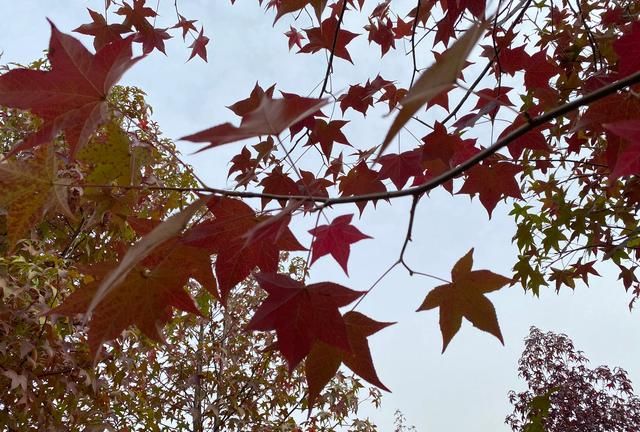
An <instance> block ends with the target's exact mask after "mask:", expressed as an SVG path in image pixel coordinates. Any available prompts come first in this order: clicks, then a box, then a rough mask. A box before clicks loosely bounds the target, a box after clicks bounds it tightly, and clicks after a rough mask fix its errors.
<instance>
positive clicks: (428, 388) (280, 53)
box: [0, 0, 640, 432]
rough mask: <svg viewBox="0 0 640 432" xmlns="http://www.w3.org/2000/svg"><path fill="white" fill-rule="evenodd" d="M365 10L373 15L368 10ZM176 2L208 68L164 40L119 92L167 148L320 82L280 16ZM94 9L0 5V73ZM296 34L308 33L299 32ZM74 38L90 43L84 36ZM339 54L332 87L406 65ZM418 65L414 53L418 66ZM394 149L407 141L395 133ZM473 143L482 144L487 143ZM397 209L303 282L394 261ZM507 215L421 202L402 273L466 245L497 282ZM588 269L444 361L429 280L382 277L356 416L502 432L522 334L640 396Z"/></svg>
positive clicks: (623, 325)
mask: <svg viewBox="0 0 640 432" xmlns="http://www.w3.org/2000/svg"><path fill="white" fill-rule="evenodd" d="M369 1H370V2H371V4H370V7H373V6H374V4H373V0H369ZM160 2H161V8H163V9H161V10H163V11H165V13H164V16H161V17H160V18H159V20H161V21H159V23H162V25H165V26H168V25H172V24H173V23H174V22H175V19H174V15H173V12H172V7H173V0H171V1H168V0H160ZM153 3H154V4H155V2H153ZM181 4H182V5H181V8H182V11H183V15H185V16H186V17H188V18H196V19H199V20H200V23H199V24H203V25H204V27H205V32H206V34H207V35H208V36H209V37H210V38H211V39H212V41H211V43H210V44H209V63H208V64H205V63H204V62H202V61H200V60H199V59H195V60H192V61H191V62H189V63H185V60H186V59H187V58H188V56H189V50H188V49H187V48H186V46H185V44H183V43H182V41H181V40H180V39H179V38H175V39H173V40H171V41H169V42H168V43H167V54H168V56H166V57H165V56H163V55H162V54H160V53H158V52H154V53H153V54H152V55H151V56H149V57H148V58H146V59H144V60H143V61H141V62H140V63H138V64H137V65H136V66H135V67H134V68H133V69H132V70H131V71H130V72H129V73H128V74H127V75H126V76H125V79H124V83H126V84H130V85H135V86H138V87H141V88H142V89H143V90H144V91H145V92H146V93H147V94H148V102H149V103H150V104H151V105H152V106H153V108H154V113H155V115H154V118H155V119H156V120H157V121H158V122H159V124H160V127H161V129H162V130H163V131H164V132H165V134H166V135H167V136H168V137H170V138H174V139H175V138H177V137H180V136H183V135H186V134H189V133H193V132H195V131H198V130H201V129H204V128H206V127H210V126H212V125H215V124H219V123H222V122H224V121H233V122H236V121H237V120H236V118H235V116H234V115H233V113H232V112H231V111H229V110H227V109H226V108H225V106H228V105H230V104H232V103H234V102H236V101H237V100H239V99H242V98H244V97H246V96H247V95H248V94H249V92H250V91H251V89H252V88H253V86H254V84H255V83H256V81H259V82H260V84H261V85H262V86H263V87H266V86H270V85H271V84H273V83H277V84H278V89H281V90H283V91H287V92H297V93H300V94H308V93H309V92H311V91H312V89H313V88H314V87H315V86H316V85H317V84H318V82H320V81H321V79H322V78H323V76H324V70H325V67H326V60H325V57H324V56H323V55H306V54H299V55H295V54H293V53H289V52H288V49H287V43H286V42H287V41H286V37H285V36H284V35H283V33H284V32H285V31H286V30H287V29H288V25H289V23H290V22H291V19H292V18H289V17H284V18H283V19H281V20H280V22H279V23H278V24H277V25H276V26H275V27H272V26H271V23H272V20H273V12H268V13H267V14H266V15H265V13H264V10H263V9H261V8H260V7H259V6H258V3H257V1H255V0H239V1H238V2H237V3H236V5H234V6H231V5H230V4H228V2H227V1H225V0H217V1H211V0H188V1H186V0H185V1H182V2H181ZM412 4H413V1H411V2H407V1H394V5H393V7H394V9H395V10H396V11H399V12H401V13H405V12H407V11H409V10H410V9H411V7H412ZM63 5H64V6H63ZM102 5H103V1H102V0H92V1H82V0H65V1H55V2H54V1H49V0H39V1H36V0H21V1H8V0H4V1H2V2H0V16H2V17H3V18H4V19H3V26H2V30H0V52H3V53H4V54H3V56H2V62H5V63H6V62H20V63H27V62H29V61H31V60H33V59H36V58H39V57H41V56H42V52H43V50H44V49H46V48H47V46H48V40H49V32H50V30H49V26H48V24H47V22H46V20H45V17H49V18H50V19H52V20H53V22H54V23H55V24H56V25H57V26H58V28H59V29H60V30H61V31H63V32H67V33H69V32H71V30H72V29H74V28H76V27H77V26H79V25H80V24H83V23H86V22H88V21H89V17H88V14H87V13H86V9H85V7H87V6H88V7H91V8H93V9H97V10H100V9H101V7H102ZM352 15H353V17H352V16H349V14H347V18H346V22H347V25H352V24H353V23H356V22H358V20H359V18H358V17H356V16H355V15H356V14H352ZM297 27H302V28H304V27H308V21H302V23H301V24H300V25H297ZM350 29H351V28H350ZM351 30H353V29H351ZM360 32H361V33H362V32H363V31H362V30H360ZM76 36H77V37H79V36H80V35H76ZM84 40H85V42H87V45H90V40H89V39H84ZM349 47H350V52H351V56H352V57H353V59H354V63H355V64H356V65H357V66H355V67H354V66H352V65H351V64H349V63H347V62H345V61H343V60H340V59H337V60H336V62H335V74H336V78H335V81H334V85H335V88H337V89H340V88H346V87H347V86H348V84H350V83H356V82H363V81H365V80H366V79H367V78H374V77H375V76H376V74H378V73H379V72H380V73H382V75H383V77H385V78H387V79H398V80H400V81H401V84H403V85H407V83H408V80H409V79H410V74H411V63H410V58H409V57H406V56H404V53H403V48H402V44H401V43H400V44H399V45H398V48H399V49H398V50H397V52H395V53H393V52H392V53H391V54H389V55H387V56H385V57H384V59H382V60H380V56H379V49H378V48H377V47H372V48H371V49H369V48H368V44H367V40H366V36H361V37H359V38H357V39H356V40H355V41H354V42H353V43H352V44H351V45H349ZM426 49H427V47H426V46H425V50H426ZM420 58H422V57H419V59H420ZM427 58H428V57H427V56H426V54H425V56H424V59H425V62H426V59H427ZM476 60H478V61H479V63H481V64H482V62H483V60H482V59H476ZM422 65H423V66H425V65H426V64H425V63H422ZM317 93H318V92H317V91H315V92H314V93H313V94H314V95H317ZM349 118H350V119H351V118H353V119H354V121H352V123H350V124H349V125H348V130H347V132H348V135H347V136H348V138H350V139H351V142H352V144H353V145H354V146H355V147H363V148H366V147H370V146H371V145H374V144H377V143H379V142H380V141H381V138H382V137H383V136H384V133H385V132H386V128H387V127H388V124H389V121H390V119H389V118H384V117H382V115H381V114H380V113H378V112H376V113H373V114H370V115H368V116H367V118H366V119H363V118H362V116H360V114H359V113H357V115H351V114H350V115H349ZM411 128H412V129H413V130H414V131H415V133H416V134H417V135H418V136H423V135H424V134H426V132H427V131H426V130H424V129H420V128H419V127H417V126H411ZM400 139H401V140H403V139H407V140H409V139H410V137H409V136H407V135H406V134H405V135H401V137H400ZM486 141H490V139H489V138H487V140H486ZM486 141H485V142H483V143H482V144H484V145H487V144H489V142H486ZM401 142H402V141H401ZM408 142H409V141H408ZM240 148H241V145H239V144H231V145H228V146H226V147H223V148H219V149H215V150H212V151H207V152H203V153H199V154H197V155H190V156H186V160H187V161H188V162H190V163H191V164H193V165H194V166H195V168H196V172H197V173H198V175H199V176H200V177H202V178H203V179H205V181H206V182H207V183H208V185H209V186H214V187H225V186H226V173H227V171H228V161H229V158H230V157H231V156H233V155H234V154H235V153H237V152H238V151H239V150H240ZM180 149H181V150H182V152H183V153H185V154H190V153H192V151H193V150H194V149H195V147H193V145H191V144H189V143H181V145H180ZM408 204H409V203H408V202H407V201H394V202H393V203H392V205H389V204H387V203H384V202H380V203H378V206H377V210H376V211H375V212H373V211H370V210H369V211H365V213H364V216H363V218H362V219H360V220H358V219H354V224H356V225H357V226H358V228H359V229H360V230H361V231H363V232H364V233H366V234H368V235H370V236H372V237H374V240H366V241H362V242H360V243H358V244H356V245H354V246H353V247H352V252H351V259H350V262H349V270H350V275H351V277H350V278H347V277H346V276H345V275H344V273H343V272H342V270H341V269H340V267H339V266H338V265H337V264H336V263H335V262H334V261H333V260H332V259H331V258H329V257H324V258H321V259H320V260H319V261H318V262H317V263H316V264H314V266H313V267H312V269H311V270H312V273H311V278H312V281H320V280H327V279H328V280H332V281H335V282H338V283H343V284H345V285H347V286H349V287H351V288H353V289H367V288H368V287H369V286H371V284H372V283H373V282H374V281H375V280H376V279H377V278H378V277H379V276H380V274H381V273H382V271H383V270H384V269H385V268H387V267H388V266H389V265H390V264H391V263H393V262H394V261H395V260H396V259H397V254H398V252H399V250H400V247H401V243H402V239H403V236H404V233H405V230H406V224H407V215H408ZM508 211H509V204H504V203H501V204H499V205H498V207H497V208H496V210H495V211H494V213H493V218H492V219H491V220H489V219H488V217H487V214H486V211H485V210H484V208H483V207H482V206H481V205H480V203H479V202H478V201H477V200H475V201H474V202H470V200H469V198H468V196H466V195H465V196H455V197H451V196H450V195H448V194H446V193H442V192H438V191H436V192H434V193H432V195H431V196H430V197H429V198H428V199H423V200H422V201H421V202H420V204H419V206H418V210H417V213H416V227H415V231H414V239H415V241H414V242H413V243H412V244H411V246H410V248H409V250H408V255H407V256H408V261H409V263H410V264H411V265H412V266H414V267H415V269H416V270H420V271H424V272H428V273H432V274H436V275H439V276H441V277H444V278H449V272H450V269H451V267H452V266H453V264H454V263H455V262H456V261H457V260H458V259H459V258H460V257H461V256H462V255H464V254H465V253H466V252H467V251H468V250H469V249H470V248H472V247H474V248H475V255H474V259H475V263H474V269H479V268H486V269H490V270H492V271H494V272H497V273H501V274H504V275H510V272H511V267H512V266H513V263H514V262H515V254H516V248H515V246H514V245H512V244H511V237H512V236H513V234H514V232H515V229H514V225H513V223H512V221H511V218H510V217H509V216H508V215H507V213H508ZM345 213H357V209H356V208H355V206H345V207H340V208H337V209H336V210H335V211H334V213H333V214H329V219H331V218H332V217H333V216H335V215H340V214H345ZM312 223H313V221H312V220H311V219H309V220H303V221H300V222H297V223H296V224H295V225H294V226H293V229H294V232H295V234H296V235H297V236H298V238H299V239H300V241H301V242H302V243H303V244H305V245H307V246H308V245H309V244H310V240H311V238H310V235H309V234H307V230H308V229H309V228H310V227H311V224H312ZM599 271H600V272H601V274H602V275H603V276H604V277H602V278H594V279H592V284H591V287H589V288H586V287H584V286H579V287H578V289H577V290H576V291H575V292H571V291H570V290H569V289H563V290H562V292H561V293H560V294H559V295H556V294H555V292H554V291H553V290H552V289H543V290H542V294H541V297H540V298H539V299H535V298H533V297H532V296H531V295H530V294H526V295H525V294H523V291H522V288H521V287H518V286H514V287H511V288H505V289H502V290H500V291H498V292H495V293H492V294H491V295H490V296H489V298H490V299H491V300H492V301H493V303H494V305H495V307H496V310H497V314H498V319H499V321H500V324H501V328H502V333H503V335H504V339H505V346H504V347H503V346H502V345H500V343H499V342H498V340H497V339H495V338H494V337H492V336H490V335H488V334H487V333H482V332H480V331H479V330H477V329H475V328H474V327H473V326H471V325H470V324H469V323H467V322H465V323H464V324H463V327H462V330H461V331H460V333H458V335H457V336H456V337H455V338H454V340H453V342H452V343H451V344H450V346H449V348H448V349H447V352H446V353H445V354H444V355H441V354H440V351H441V347H442V340H441V335H440V331H439V328H438V312H437V311H435V310H434V311H429V312H420V313H415V312H414V311H415V309H416V308H417V307H418V306H419V305H420V303H421V302H422V300H423V299H424V296H425V295H426V294H427V292H428V291H429V290H430V289H431V288H433V287H434V286H436V285H438V283H437V282H436V281H433V280H430V279H426V278H422V277H410V276H409V275H408V274H407V273H406V271H402V270H401V269H397V270H395V271H394V272H392V273H391V274H390V275H389V276H388V277H386V278H385V279H384V281H383V282H382V283H381V284H380V286H378V287H377V288H376V289H375V290H374V291H373V292H372V293H371V295H369V296H368V297H367V298H366V299H365V300H364V301H363V303H362V304H361V307H360V308H359V310H361V311H362V312H364V313H366V314H368V315H370V316H371V317H372V318H374V319H377V320H379V321H397V322H398V323H397V324H396V325H395V326H393V327H390V328H388V329H385V330H383V331H382V332H380V333H378V334H376V335H375V336H374V337H372V338H371V339H370V342H371V346H372V350H373V358H374V362H375V364H376V367H377V370H378V374H379V376H380V378H381V380H382V381H383V382H384V383H385V384H386V385H387V386H388V387H389V388H390V389H391V390H392V391H393V393H391V394H385V395H384V398H383V406H382V408H381V409H379V410H375V411H374V410H367V411H366V414H367V415H369V416H370V417H371V418H372V419H373V420H374V421H375V422H376V423H377V424H378V425H379V426H380V430H381V431H389V430H392V421H393V412H394V411H395V410H396V409H400V410H401V411H402V412H403V413H404V415H405V416H406V418H407V421H408V423H409V424H413V425H415V426H416V427H417V429H418V430H419V431H421V432H426V431H429V432H431V431H465V432H466V431H474V432H500V431H505V432H506V431H507V430H508V428H507V427H506V426H505V425H504V423H503V422H504V417H505V416H506V415H507V414H508V413H509V412H510V411H511V407H510V405H509V404H508V401H507V392H508V390H509V389H521V388H522V387H523V382H522V381H520V380H519V379H518V378H517V372H516V367H517V365H516V363H517V359H518V357H519V355H520V352H521V349H522V346H523V342H522V340H523V338H524V337H525V336H526V335H527V333H528V329H529V327H530V326H532V325H535V326H537V327H539V328H541V329H543V330H553V331H557V332H564V333H567V334H568V335H569V336H570V337H571V338H572V339H573V340H574V342H575V344H576V347H577V348H578V349H581V350H583V351H584V352H585V353H586V355H587V357H589V358H590V359H591V361H592V364H593V365H597V364H608V365H610V366H621V367H623V368H625V369H626V370H627V371H628V372H629V374H630V376H631V378H632V380H633V381H634V382H636V384H637V385H640V368H639V367H638V358H639V354H640V343H639V342H640V332H638V330H639V329H640V328H639V327H640V326H639V324H638V316H637V313H633V314H631V313H629V311H628V309H627V303H628V300H629V299H628V297H627V296H626V295H625V292H624V288H623V286H622V284H621V283H620V282H619V281H617V280H616V274H615V273H614V272H611V271H607V269H605V268H604V267H600V268H599Z"/></svg>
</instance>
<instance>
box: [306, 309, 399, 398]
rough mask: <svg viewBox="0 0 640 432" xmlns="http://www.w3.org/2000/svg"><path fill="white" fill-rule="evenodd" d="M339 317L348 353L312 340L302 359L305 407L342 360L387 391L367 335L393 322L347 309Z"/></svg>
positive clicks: (315, 396) (333, 374)
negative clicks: (378, 371) (386, 321)
mask: <svg viewBox="0 0 640 432" xmlns="http://www.w3.org/2000/svg"><path fill="white" fill-rule="evenodd" d="M343 318H344V322H345V325H346V327H347V336H348V337H349V344H350V345H351V352H350V353H349V352H346V351H342V350H340V349H338V348H335V347H333V346H331V345H327V344H326V343H324V342H316V343H315V344H314V345H313V347H312V348H311V352H310V353H309V355H308V356H307V359H306V360H305V363H304V368H305V376H306V377H307V385H308V386H309V408H311V407H312V406H313V404H314V402H315V400H316V399H317V397H318V396H319V395H320V392H321V391H322V389H323V388H324V386H325V385H327V383H328V382H329V381H330V380H331V378H333V377H334V376H335V374H336V372H337V371H338V368H339V367H340V364H342V363H344V365H345V366H346V367H348V368H349V369H351V371H353V372H354V373H355V374H357V375H358V376H360V377H361V378H362V379H364V380H366V381H368V382H369V383H371V384H373V385H375V386H377V387H379V388H381V389H383V390H389V389H388V388H387V387H385V385H384V384H382V382H381V381H380V378H378V374H377V373H376V369H375V367H374V366H373V360H372V359H371V350H370V349H369V341H368V340H367V338H368V337H369V336H371V335H373V334H374V333H377V332H379V331H380V330H382V329H383V328H385V327H388V326H390V325H392V324H393V323H385V322H378V321H374V320H372V319H371V318H369V317H368V316H366V315H363V314H361V313H360V312H354V311H351V312H347V313H346V314H344V317H343Z"/></svg>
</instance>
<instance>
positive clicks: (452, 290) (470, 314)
mask: <svg viewBox="0 0 640 432" xmlns="http://www.w3.org/2000/svg"><path fill="white" fill-rule="evenodd" d="M472 266H473V249H471V250H470V251H469V252H468V253H467V254H466V255H465V256H463V257H462V258H460V260H459V261H458V262H457V263H456V265H455V266H454V267H453V270H451V282H450V283H448V284H445V285H440V286H437V287H435V288H434V289H433V290H431V291H430V292H429V294H427V296H426V297H425V299H424V301H423V303H422V305H420V307H419V308H418V311H424V310H429V309H434V308H439V310H440V331H441V332H442V352H444V351H445V350H446V349H447V346H448V345H449V342H451V339H453V337H454V336H455V335H456V333H458V330H460V326H461V325H462V318H463V317H464V318H466V319H467V320H469V321H470V322H471V324H473V325H474V326H476V327H477V328H479V329H480V330H482V331H485V332H488V333H491V334H492V335H494V336H495V337H497V338H498V340H500V342H501V343H503V344H504V341H503V340H502V333H501V332H500V326H499V325H498V318H497V317H496V311H495V309H494V307H493V304H492V303H491V302H490V301H489V300H488V299H487V298H486V297H485V294H486V293H489V292H492V291H496V290H499V289H500V288H502V287H503V286H505V285H507V284H508V283H510V282H511V279H509V278H507V277H504V276H500V275H498V274H495V273H493V272H490V271H489V270H473V271H472V270H471V267H472Z"/></svg>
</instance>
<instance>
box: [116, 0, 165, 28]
mask: <svg viewBox="0 0 640 432" xmlns="http://www.w3.org/2000/svg"><path fill="white" fill-rule="evenodd" d="M116 13H117V14H118V15H122V16H124V22H123V23H122V24H123V25H125V26H127V27H132V26H133V27H135V28H136V30H138V31H141V30H142V29H144V28H145V27H146V26H149V25H151V24H149V21H148V20H147V18H153V17H155V16H157V15H158V14H157V13H156V11H154V10H153V9H152V8H150V7H146V6H145V0H133V6H131V5H130V4H129V3H127V2H124V3H123V4H122V6H121V7H120V8H118V10H117V11H116Z"/></svg>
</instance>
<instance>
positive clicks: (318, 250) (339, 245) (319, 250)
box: [309, 214, 371, 275]
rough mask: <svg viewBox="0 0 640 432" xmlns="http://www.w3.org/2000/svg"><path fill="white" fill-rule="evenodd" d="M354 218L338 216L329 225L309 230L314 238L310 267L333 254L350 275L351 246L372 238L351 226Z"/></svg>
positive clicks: (351, 216)
mask: <svg viewBox="0 0 640 432" xmlns="http://www.w3.org/2000/svg"><path fill="white" fill-rule="evenodd" d="M352 218H353V215H352V214H349V215H343V216H338V217H337V218H335V219H334V220H333V221H332V222H331V224H329V225H320V226H317V227H315V228H314V229H312V230H309V234H311V235H313V236H314V239H313V243H311V263H310V264H309V265H312V264H313V263H314V262H315V261H316V260H317V259H318V258H320V257H322V256H324V255H327V254H331V256H332V257H333V258H334V259H335V260H336V261H337V262H338V264H340V267H342V270H344V272H345V273H346V274H347V275H348V274H349V270H347V262H348V261H349V253H350V252H351V245H352V244H353V243H357V242H359V241H360V240H364V239H368V238H371V237H370V236H368V235H366V234H363V233H361V232H360V230H358V228H356V227H354V226H353V225H351V219H352Z"/></svg>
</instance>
